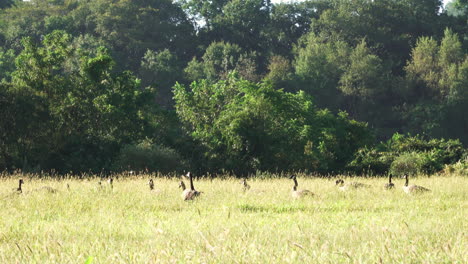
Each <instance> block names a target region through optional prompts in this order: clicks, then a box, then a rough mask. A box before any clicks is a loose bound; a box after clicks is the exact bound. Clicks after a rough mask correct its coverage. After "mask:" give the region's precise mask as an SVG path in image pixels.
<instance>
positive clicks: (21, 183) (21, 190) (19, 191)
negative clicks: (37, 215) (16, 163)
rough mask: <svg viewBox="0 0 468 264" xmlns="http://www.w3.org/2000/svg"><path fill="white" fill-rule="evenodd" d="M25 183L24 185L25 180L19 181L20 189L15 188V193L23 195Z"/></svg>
mask: <svg viewBox="0 0 468 264" xmlns="http://www.w3.org/2000/svg"><path fill="white" fill-rule="evenodd" d="M23 183H24V181H23V179H19V181H18V188H15V192H17V193H23V188H22V185H23Z"/></svg>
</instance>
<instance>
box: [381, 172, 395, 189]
mask: <svg viewBox="0 0 468 264" xmlns="http://www.w3.org/2000/svg"><path fill="white" fill-rule="evenodd" d="M392 177H393V175H392V174H391V173H390V175H388V183H386V184H385V185H384V187H385V189H387V190H390V189H393V188H395V184H393V183H392Z"/></svg>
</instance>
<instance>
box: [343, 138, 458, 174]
mask: <svg viewBox="0 0 468 264" xmlns="http://www.w3.org/2000/svg"><path fill="white" fill-rule="evenodd" d="M465 153H466V149H465V148H464V147H463V145H462V144H461V143H460V141H458V140H444V139H431V140H425V139H424V138H423V137H421V136H410V135H406V136H405V135H401V134H398V133H396V134H394V135H393V137H392V138H391V139H389V140H388V141H386V142H382V143H380V144H378V145H376V146H375V147H373V148H363V149H360V150H359V151H357V152H356V155H355V156H354V160H353V161H351V162H350V163H349V164H348V166H347V168H348V169H349V170H351V171H354V172H356V173H375V174H386V173H387V172H388V171H391V172H393V173H395V174H397V175H401V174H402V173H411V174H413V173H428V174H432V173H435V172H439V171H440V170H442V169H443V168H444V166H445V165H446V164H454V163H456V162H457V161H459V160H460V159H462V157H463V156H464V155H465ZM412 163H414V164H412Z"/></svg>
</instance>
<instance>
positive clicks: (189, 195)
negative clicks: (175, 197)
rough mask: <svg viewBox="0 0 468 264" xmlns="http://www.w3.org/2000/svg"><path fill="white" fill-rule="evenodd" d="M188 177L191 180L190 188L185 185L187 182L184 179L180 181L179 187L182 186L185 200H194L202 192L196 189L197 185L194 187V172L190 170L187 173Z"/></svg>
mask: <svg viewBox="0 0 468 264" xmlns="http://www.w3.org/2000/svg"><path fill="white" fill-rule="evenodd" d="M187 177H188V178H189V180H190V189H187V188H186V187H185V183H184V182H183V181H180V183H179V187H180V188H182V190H183V191H182V199H184V201H187V200H193V199H194V198H195V197H197V196H199V195H200V194H201V192H199V191H197V190H195V187H193V179H192V173H191V172H189V173H187Z"/></svg>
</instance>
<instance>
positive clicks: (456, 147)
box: [0, 0, 468, 175]
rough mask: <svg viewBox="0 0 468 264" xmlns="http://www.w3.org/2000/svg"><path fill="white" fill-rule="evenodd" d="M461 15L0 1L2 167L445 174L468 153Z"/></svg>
mask: <svg viewBox="0 0 468 264" xmlns="http://www.w3.org/2000/svg"><path fill="white" fill-rule="evenodd" d="M467 12H468V4H467V2H466V1H464V0H455V1H453V2H451V3H450V4H449V5H448V6H447V7H446V8H445V9H444V8H443V7H442V3H441V1H439V0H430V1H428V0H424V1H422V0H405V1H393V0H380V1H367V0H358V1H346V0H315V1H303V2H297V3H283V4H272V3H271V2H270V1H266V0H213V1H202V0H180V1H171V0H139V1H124V0H114V1H110V0H84V1H83V0H80V1H78V0H31V1H27V2H23V1H20V0H8V1H2V2H1V4H0V80H1V82H0V170H10V171H11V170H15V169H22V170H24V171H30V172H40V171H51V170H54V171H57V172H59V173H68V172H70V171H73V172H93V173H97V172H102V171H123V170H135V171H146V170H148V171H160V172H170V171H183V170H189V169H190V170H194V171H197V172H199V173H205V172H220V171H228V172H232V173H235V174H236V175H246V174H249V173H254V172H256V171H269V172H282V171H305V172H314V173H320V174H330V173H331V174H333V173H346V172H350V173H371V174H386V173H388V172H389V171H391V172H393V173H395V174H402V173H405V172H408V173H429V174H432V173H435V172H439V171H441V170H443V169H444V168H445V165H446V164H455V163H457V162H459V161H461V162H466V156H467V154H466V153H467V151H466V148H465V147H466V144H468V133H467V131H468V115H467V113H468V55H467V54H468V53H467V48H468V31H467V28H468V26H467V19H466V17H467V16H468V13H467ZM398 133H400V134H398ZM412 135H416V136H412ZM379 142H380V143H379ZM459 166H462V165H459Z"/></svg>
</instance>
